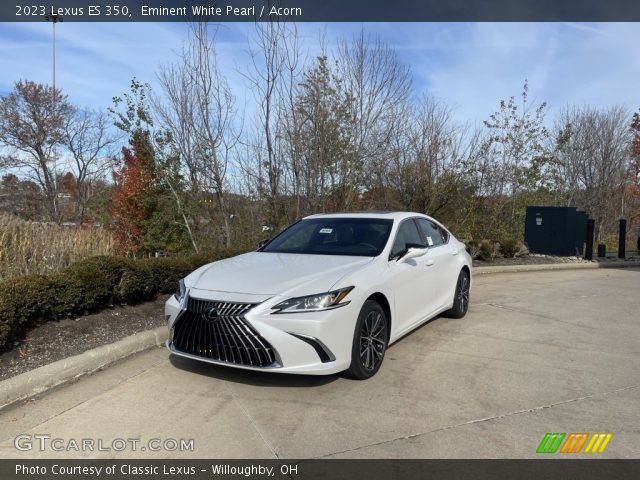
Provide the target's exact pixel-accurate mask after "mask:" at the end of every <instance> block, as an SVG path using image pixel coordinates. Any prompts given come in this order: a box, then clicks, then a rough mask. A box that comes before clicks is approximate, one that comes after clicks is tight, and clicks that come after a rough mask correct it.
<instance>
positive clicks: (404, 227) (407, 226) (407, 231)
mask: <svg viewBox="0 0 640 480" xmlns="http://www.w3.org/2000/svg"><path fill="white" fill-rule="evenodd" d="M410 243H413V244H416V245H422V244H423V243H424V242H423V241H422V238H421V237H420V233H419V232H418V228H417V227H416V223H415V222H414V221H413V219H407V220H404V221H403V222H402V223H401V224H400V227H398V231H397V232H396V239H395V240H394V242H393V246H392V247H391V256H390V257H391V258H395V257H397V256H398V255H400V254H401V253H402V252H404V251H405V250H406V249H407V245H408V244H410Z"/></svg>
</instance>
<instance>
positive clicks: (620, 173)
mask: <svg viewBox="0 0 640 480" xmlns="http://www.w3.org/2000/svg"><path fill="white" fill-rule="evenodd" d="M628 118H629V115H628V112H627V111H626V110H625V109H623V108H621V107H612V108H605V109H597V108H593V107H586V106H584V107H567V108H565V109H563V110H562V111H561V112H560V115H559V118H558V120H557V122H556V131H555V137H556V139H557V150H556V152H555V157H556V163H557V168H558V170H559V175H558V180H559V184H558V185H557V187H558V188H559V189H560V190H561V191H563V192H564V193H565V195H566V203H567V204H568V205H576V206H578V207H580V208H582V209H584V210H586V211H587V212H588V213H589V215H591V217H592V218H594V219H595V220H596V238H597V239H601V238H602V235H603V232H604V231H605V227H607V226H612V224H614V223H615V220H616V219H617V217H618V215H620V213H621V205H622V201H623V197H622V194H623V191H624V187H625V179H626V177H627V174H628V171H629V167H630V155H629V152H630V145H631V141H632V134H631V131H630V130H629V125H628Z"/></svg>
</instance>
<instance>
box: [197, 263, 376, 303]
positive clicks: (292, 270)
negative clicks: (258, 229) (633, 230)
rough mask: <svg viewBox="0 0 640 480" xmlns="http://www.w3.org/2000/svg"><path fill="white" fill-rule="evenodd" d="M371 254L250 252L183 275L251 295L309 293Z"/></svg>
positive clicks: (199, 286) (329, 283)
mask: <svg viewBox="0 0 640 480" xmlns="http://www.w3.org/2000/svg"><path fill="white" fill-rule="evenodd" d="M372 260H373V258H372V257H350V256H342V255H304V254H296V253H267V252H250V253H245V254H243V255H238V256H237V257H231V258H227V259H225V260H220V261H218V262H214V263H211V264H208V265H205V266H203V267H201V268H199V269H198V270H196V271H195V272H193V273H192V274H191V275H189V276H188V277H187V278H186V279H185V283H186V285H187V286H188V287H190V288H197V289H199V290H213V291H219V292H232V293H245V294H253V295H298V296H299V295H311V294H313V293H320V292H326V291H329V289H330V288H331V287H332V286H333V285H335V284H336V282H338V280H340V279H341V278H342V277H344V276H345V275H347V274H349V273H352V272H354V271H356V270H358V269H360V268H361V267H363V266H364V265H366V264H368V263H370V262H371V261H372Z"/></svg>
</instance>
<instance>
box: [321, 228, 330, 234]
mask: <svg viewBox="0 0 640 480" xmlns="http://www.w3.org/2000/svg"><path fill="white" fill-rule="evenodd" d="M331 232H333V228H321V229H320V233H331Z"/></svg>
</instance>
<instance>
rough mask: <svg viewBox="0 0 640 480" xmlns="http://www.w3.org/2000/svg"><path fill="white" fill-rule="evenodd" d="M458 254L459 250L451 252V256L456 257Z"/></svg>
mask: <svg viewBox="0 0 640 480" xmlns="http://www.w3.org/2000/svg"><path fill="white" fill-rule="evenodd" d="M459 252H460V250H458V249H455V250H454V251H453V252H451V254H452V255H457V254H458V253H459Z"/></svg>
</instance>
